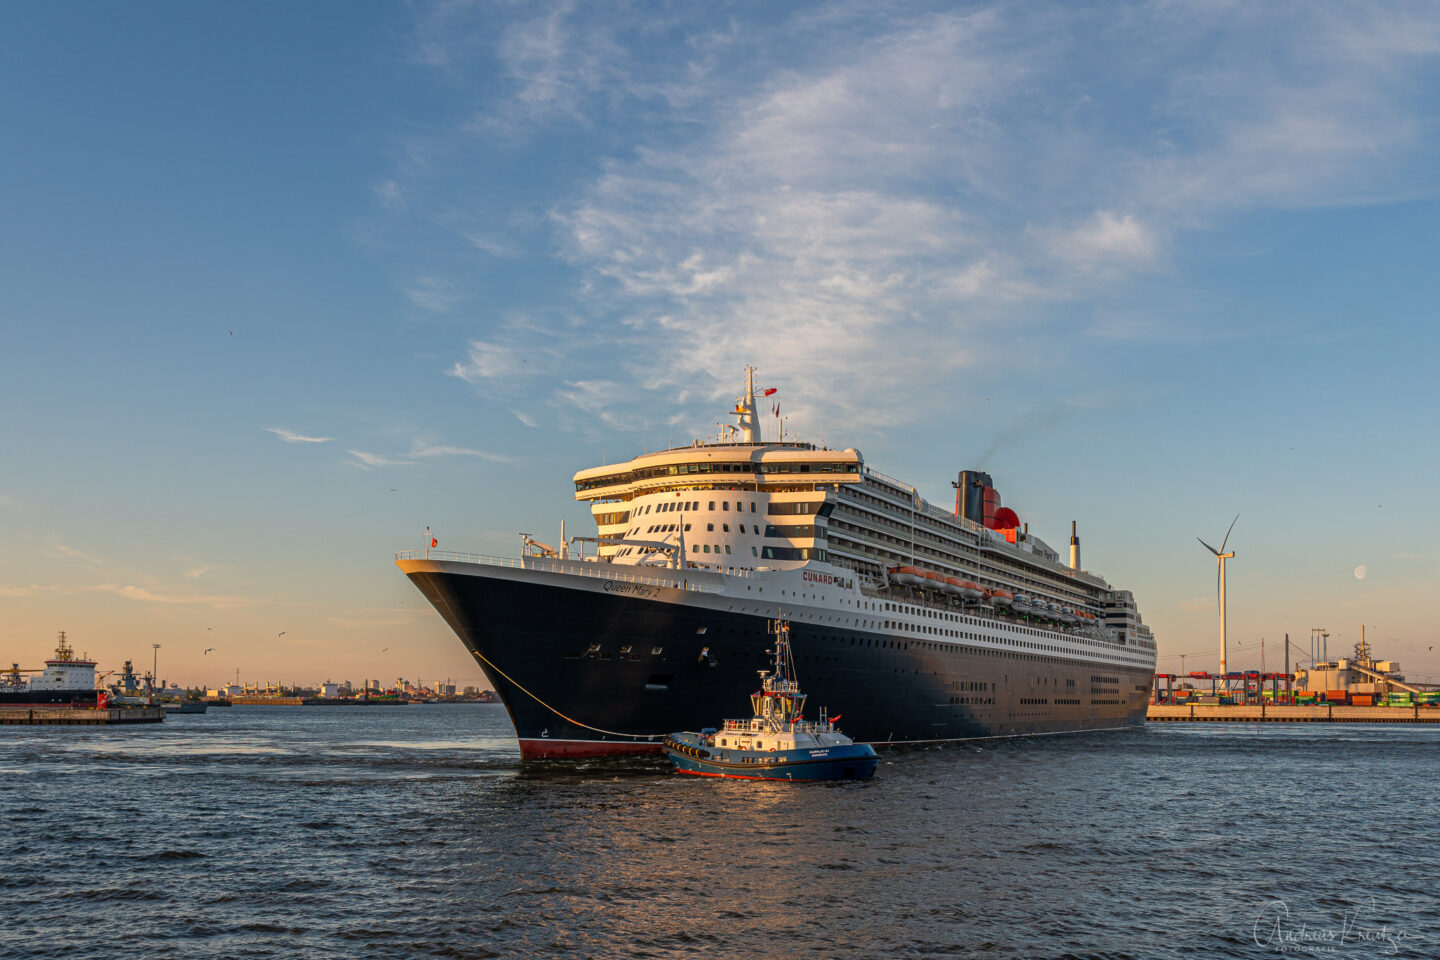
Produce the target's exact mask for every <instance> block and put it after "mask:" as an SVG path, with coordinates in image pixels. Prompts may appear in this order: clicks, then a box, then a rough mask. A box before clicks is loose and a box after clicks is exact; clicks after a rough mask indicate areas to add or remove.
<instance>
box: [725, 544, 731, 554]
mask: <svg viewBox="0 0 1440 960" xmlns="http://www.w3.org/2000/svg"><path fill="white" fill-rule="evenodd" d="M725 552H726V553H729V552H730V544H728V543H727V544H725Z"/></svg>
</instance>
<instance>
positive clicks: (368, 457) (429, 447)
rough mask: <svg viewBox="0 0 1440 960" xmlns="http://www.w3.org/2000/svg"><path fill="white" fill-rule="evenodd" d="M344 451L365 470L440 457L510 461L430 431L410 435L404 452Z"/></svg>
mask: <svg viewBox="0 0 1440 960" xmlns="http://www.w3.org/2000/svg"><path fill="white" fill-rule="evenodd" d="M345 452H346V453H348V454H350V456H352V457H354V458H355V459H354V461H352V462H353V463H354V465H355V466H358V467H362V468H364V469H367V470H368V469H370V468H372V467H404V466H413V465H414V464H417V463H421V462H423V461H426V460H434V459H437V458H440V457H474V458H475V459H477V460H488V461H490V462H492V463H510V462H511V458H510V457H507V456H504V455H503V454H498V453H491V452H489V451H488V450H478V449H476V448H474V447H461V446H456V445H454V444H449V443H445V442H443V441H442V440H441V439H440V438H439V437H438V436H436V435H435V434H432V433H422V434H417V435H416V436H414V437H412V438H411V440H410V447H409V449H408V450H406V451H405V452H404V453H399V454H391V455H384V454H378V453H370V452H368V451H365V450H346V451H345Z"/></svg>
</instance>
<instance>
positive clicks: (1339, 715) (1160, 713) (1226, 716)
mask: <svg viewBox="0 0 1440 960" xmlns="http://www.w3.org/2000/svg"><path fill="white" fill-rule="evenodd" d="M1145 719H1146V720H1149V721H1152V722H1159V723H1204V722H1219V723H1440V707H1434V706H1430V705H1426V704H1419V703H1416V704H1411V705H1409V706H1403V707H1354V706H1349V705H1347V704H1343V703H1318V704H1266V703H1260V704H1249V705H1245V704H1206V703H1179V704H1169V703H1152V704H1150V709H1149V711H1148V712H1147V713H1146V715H1145Z"/></svg>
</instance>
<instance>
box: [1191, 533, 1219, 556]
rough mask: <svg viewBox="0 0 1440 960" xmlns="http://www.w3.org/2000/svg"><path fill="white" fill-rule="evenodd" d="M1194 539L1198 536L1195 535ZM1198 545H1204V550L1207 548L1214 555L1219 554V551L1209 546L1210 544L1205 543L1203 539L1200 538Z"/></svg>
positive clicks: (1197, 538)
mask: <svg viewBox="0 0 1440 960" xmlns="http://www.w3.org/2000/svg"><path fill="white" fill-rule="evenodd" d="M1195 539H1196V540H1200V538H1199V537H1196V538H1195ZM1200 546H1202V547H1204V548H1205V549H1206V550H1209V551H1210V552H1211V553H1213V554H1215V556H1217V557H1218V556H1220V551H1219V550H1216V549H1215V548H1214V547H1212V546H1210V544H1208V543H1206V542H1205V541H1204V540H1200Z"/></svg>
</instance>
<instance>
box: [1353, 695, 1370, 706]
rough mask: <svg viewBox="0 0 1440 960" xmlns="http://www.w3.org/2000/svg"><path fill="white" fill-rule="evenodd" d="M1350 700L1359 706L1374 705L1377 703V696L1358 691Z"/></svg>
mask: <svg viewBox="0 0 1440 960" xmlns="http://www.w3.org/2000/svg"><path fill="white" fill-rule="evenodd" d="M1350 702H1351V704H1353V705H1354V706H1357V707H1372V706H1374V705H1375V698H1374V697H1372V696H1370V694H1368V693H1357V694H1355V695H1354V696H1353V697H1351V698H1350Z"/></svg>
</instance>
